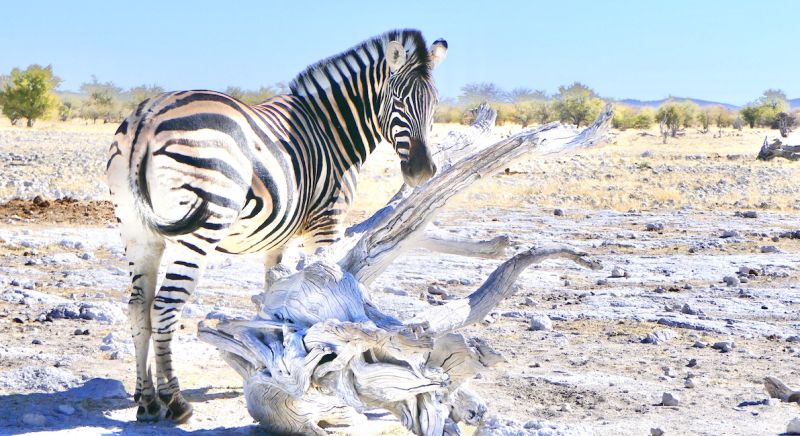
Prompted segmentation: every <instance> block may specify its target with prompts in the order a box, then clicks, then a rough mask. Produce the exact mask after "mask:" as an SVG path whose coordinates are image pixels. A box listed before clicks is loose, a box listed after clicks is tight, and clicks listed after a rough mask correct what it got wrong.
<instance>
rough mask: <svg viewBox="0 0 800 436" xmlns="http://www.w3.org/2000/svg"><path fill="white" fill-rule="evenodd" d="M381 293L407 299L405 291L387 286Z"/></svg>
mask: <svg viewBox="0 0 800 436" xmlns="http://www.w3.org/2000/svg"><path fill="white" fill-rule="evenodd" d="M383 292H385V293H387V294H392V295H399V296H401V297H407V296H408V291H406V290H405V289H400V288H395V287H392V286H387V287H385V288H383Z"/></svg>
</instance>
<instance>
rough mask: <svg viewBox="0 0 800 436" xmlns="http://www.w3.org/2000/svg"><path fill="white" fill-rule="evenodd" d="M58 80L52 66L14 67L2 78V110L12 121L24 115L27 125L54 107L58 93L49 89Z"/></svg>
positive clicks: (0, 101) (53, 87) (57, 82)
mask: <svg viewBox="0 0 800 436" xmlns="http://www.w3.org/2000/svg"><path fill="white" fill-rule="evenodd" d="M59 83H61V80H60V79H59V78H58V77H56V76H54V75H53V68H52V66H50V65H48V66H46V67H41V66H39V65H30V66H29V67H28V68H27V69H25V70H24V71H23V70H20V69H19V68H14V69H13V70H12V71H11V75H10V77H8V79H6V80H4V83H3V86H2V90H0V105H1V106H3V114H4V115H5V116H7V117H8V118H9V119H10V120H11V124H13V125H16V124H17V121H18V120H19V119H21V118H25V119H27V125H28V127H32V126H33V123H34V122H35V121H36V120H38V119H41V118H44V117H45V116H46V115H48V114H50V113H51V112H53V111H54V110H55V109H56V108H57V107H58V104H59V103H58V97H56V95H55V93H54V92H53V90H54V89H55V88H57V87H58V85H59Z"/></svg>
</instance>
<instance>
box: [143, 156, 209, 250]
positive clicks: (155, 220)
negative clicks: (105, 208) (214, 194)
mask: <svg viewBox="0 0 800 436" xmlns="http://www.w3.org/2000/svg"><path fill="white" fill-rule="evenodd" d="M149 156H150V151H149V150H148V149H145V150H144V153H142V162H141V164H140V165H139V174H138V175H137V176H136V178H135V180H134V181H133V183H132V184H131V185H132V186H131V187H132V188H133V195H134V198H136V199H137V201H136V203H137V209H138V211H139V215H140V216H141V218H142V220H143V221H144V223H145V224H146V225H147V226H148V227H150V228H151V229H152V230H153V231H155V232H156V233H159V234H161V235H164V236H179V235H185V234H187V233H192V232H194V231H195V230H197V229H199V228H200V227H201V226H202V225H203V224H204V223H205V222H206V221H207V220H208V218H209V217H210V216H211V211H210V210H209V208H208V200H207V199H205V198H198V200H197V201H196V202H195V203H194V205H192V208H191V209H189V211H188V212H186V215H184V216H183V217H182V218H179V219H178V220H176V221H166V220H164V219H163V218H162V217H160V216H158V215H157V214H156V212H155V211H154V210H153V202H152V199H151V198H150V189H149V188H148V186H147V161H148V159H149Z"/></svg>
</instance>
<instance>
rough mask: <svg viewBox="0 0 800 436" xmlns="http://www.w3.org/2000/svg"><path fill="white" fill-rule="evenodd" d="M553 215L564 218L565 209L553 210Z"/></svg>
mask: <svg viewBox="0 0 800 436" xmlns="http://www.w3.org/2000/svg"><path fill="white" fill-rule="evenodd" d="M553 215H555V216H564V210H563V209H558V208H556V209H553Z"/></svg>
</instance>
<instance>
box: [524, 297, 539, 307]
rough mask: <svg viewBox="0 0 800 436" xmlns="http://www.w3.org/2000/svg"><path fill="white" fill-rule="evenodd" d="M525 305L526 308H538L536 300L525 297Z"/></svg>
mask: <svg viewBox="0 0 800 436" xmlns="http://www.w3.org/2000/svg"><path fill="white" fill-rule="evenodd" d="M524 304H525V305H526V306H536V300H534V299H533V298H531V297H525V303H524Z"/></svg>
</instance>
